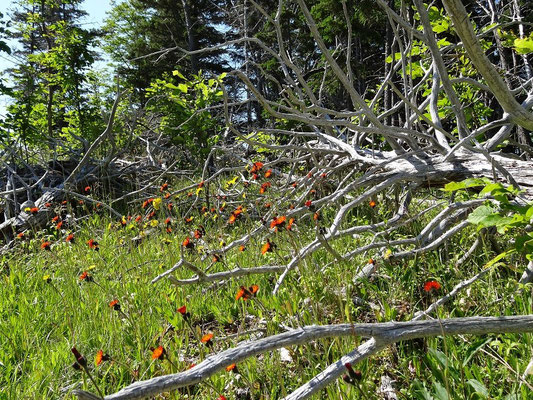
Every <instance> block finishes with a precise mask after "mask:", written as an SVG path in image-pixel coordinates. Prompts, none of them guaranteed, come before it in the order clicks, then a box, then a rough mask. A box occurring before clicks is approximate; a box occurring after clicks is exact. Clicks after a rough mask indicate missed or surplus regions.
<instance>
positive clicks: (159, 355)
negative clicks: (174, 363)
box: [152, 346, 165, 360]
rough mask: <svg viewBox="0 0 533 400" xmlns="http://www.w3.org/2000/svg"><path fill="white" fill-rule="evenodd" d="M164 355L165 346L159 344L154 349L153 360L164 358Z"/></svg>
mask: <svg viewBox="0 0 533 400" xmlns="http://www.w3.org/2000/svg"><path fill="white" fill-rule="evenodd" d="M164 355H165V349H164V348H163V346H159V347H158V348H157V349H154V350H153V351H152V360H157V359H159V358H163V357H164Z"/></svg>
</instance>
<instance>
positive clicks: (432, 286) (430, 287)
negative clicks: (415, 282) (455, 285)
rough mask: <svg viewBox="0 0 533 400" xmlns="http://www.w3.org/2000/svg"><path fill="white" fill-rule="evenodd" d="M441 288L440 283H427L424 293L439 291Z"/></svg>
mask: <svg viewBox="0 0 533 400" xmlns="http://www.w3.org/2000/svg"><path fill="white" fill-rule="evenodd" d="M440 288H441V285H440V283H439V282H437V281H427V282H426V283H425V284H424V291H425V292H431V291H432V290H435V291H437V290H439V289H440Z"/></svg>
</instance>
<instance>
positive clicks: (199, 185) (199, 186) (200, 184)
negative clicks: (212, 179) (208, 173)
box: [198, 181, 205, 189]
mask: <svg viewBox="0 0 533 400" xmlns="http://www.w3.org/2000/svg"><path fill="white" fill-rule="evenodd" d="M204 185H205V182H204V181H202V182H200V183H199V184H198V189H201V188H203V187H204Z"/></svg>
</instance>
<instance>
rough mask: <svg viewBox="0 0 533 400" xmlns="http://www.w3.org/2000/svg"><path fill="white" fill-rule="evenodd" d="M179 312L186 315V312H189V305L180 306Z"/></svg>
mask: <svg viewBox="0 0 533 400" xmlns="http://www.w3.org/2000/svg"><path fill="white" fill-rule="evenodd" d="M178 312H179V313H180V314H181V315H185V314H187V306H181V307H180V308H178Z"/></svg>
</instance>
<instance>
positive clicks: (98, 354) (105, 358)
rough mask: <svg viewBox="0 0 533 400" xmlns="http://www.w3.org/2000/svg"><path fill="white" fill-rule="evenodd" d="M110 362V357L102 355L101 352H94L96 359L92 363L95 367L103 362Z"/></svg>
mask: <svg viewBox="0 0 533 400" xmlns="http://www.w3.org/2000/svg"><path fill="white" fill-rule="evenodd" d="M109 360H111V357H109V355H108V354H104V351H103V350H98V351H97V352H96V357H95V358H94V362H95V364H96V365H100V364H102V362H103V361H109Z"/></svg>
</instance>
